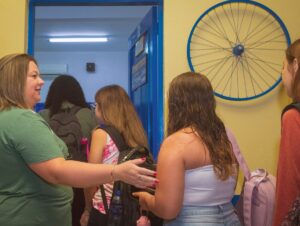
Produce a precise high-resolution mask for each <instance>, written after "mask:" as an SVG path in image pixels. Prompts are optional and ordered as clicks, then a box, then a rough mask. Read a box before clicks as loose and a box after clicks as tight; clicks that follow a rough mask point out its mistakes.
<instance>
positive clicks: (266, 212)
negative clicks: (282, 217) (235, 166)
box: [227, 129, 276, 226]
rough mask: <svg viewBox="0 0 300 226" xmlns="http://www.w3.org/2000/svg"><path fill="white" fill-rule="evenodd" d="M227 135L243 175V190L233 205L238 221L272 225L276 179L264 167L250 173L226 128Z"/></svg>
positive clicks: (253, 225)
mask: <svg viewBox="0 0 300 226" xmlns="http://www.w3.org/2000/svg"><path fill="white" fill-rule="evenodd" d="M227 135H228V138H229V140H230V141H231V144H232V148H233V152H234V154H235V157H236V159H237V161H238V163H239V166H240V168H241V169H242V171H243V173H244V176H245V182H244V187H243V191H242V193H241V196H240V199H239V201H238V202H237V204H236V206H235V207H236V210H237V214H238V216H239V218H240V221H241V223H242V224H243V225H244V226H272V222H273V212H274V205H275V187H276V179H275V177H274V176H273V175H271V174H268V172H267V171H266V170H265V169H257V170H254V171H253V172H251V173H250V171H249V168H248V166H247V163H246V162H245V159H244V158H243V156H242V154H241V152H240V149H239V146H238V144H237V142H236V140H235V137H234V136H233V134H232V133H231V131H229V130H228V129H227Z"/></svg>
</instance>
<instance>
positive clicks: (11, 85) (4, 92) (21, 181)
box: [0, 54, 156, 226]
mask: <svg viewBox="0 0 300 226" xmlns="http://www.w3.org/2000/svg"><path fill="white" fill-rule="evenodd" d="M43 85H44V81H43V80H42V79H41V77H40V72H39V69H38V66H37V62H36V61H35V59H34V58H32V57H31V56H29V55H27V54H11V55H7V56H4V57H3V58H1V59H0V125H1V127H0V181H1V183H0V213H1V216H0V225H1V226H8V225H9V226H21V225H22V226H41V225H43V226H53V225H58V226H71V202H72V190H71V187H91V186H96V185H99V184H103V183H108V182H110V181H112V180H115V181H116V180H122V181H124V182H126V183H129V184H134V185H135V186H137V187H146V186H154V185H155V182H156V179H155V178H154V177H152V176H153V175H154V174H155V172H153V171H151V170H147V169H145V168H141V167H138V166H137V165H138V164H141V163H143V161H144V160H143V159H136V160H132V161H128V162H126V163H123V164H119V165H103V164H89V163H83V162H78V161H73V160H65V157H66V156H67V153H68V150H67V147H66V145H65V144H64V142H62V140H60V139H59V138H58V137H57V136H56V135H55V134H54V133H53V132H52V130H51V129H50V127H49V125H48V123H47V122H46V121H45V120H44V119H43V118H42V117H41V116H40V115H39V114H37V113H35V112H34V111H33V110H32V109H33V108H34V106H35V104H36V103H37V102H38V101H40V99H41V96H40V92H41V88H42V86H43Z"/></svg>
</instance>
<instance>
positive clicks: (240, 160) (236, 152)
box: [226, 128, 251, 181]
mask: <svg viewBox="0 0 300 226" xmlns="http://www.w3.org/2000/svg"><path fill="white" fill-rule="evenodd" d="M226 133H227V136H228V139H229V141H230V142H231V145H232V150H233V153H234V155H235V157H236V159H237V161H238V163H239V166H240V168H241V169H242V171H243V173H244V176H245V178H246V180H247V181H248V180H250V177H251V173H250V170H249V167H248V165H247V163H246V161H245V159H244V157H243V155H242V153H241V151H240V148H239V145H238V143H237V141H236V139H235V137H234V135H233V133H232V132H231V131H230V130H229V129H228V128H226Z"/></svg>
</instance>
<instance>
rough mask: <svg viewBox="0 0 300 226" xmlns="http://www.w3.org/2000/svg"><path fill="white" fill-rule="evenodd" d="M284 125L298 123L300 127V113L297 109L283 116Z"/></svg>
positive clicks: (290, 110)
mask: <svg viewBox="0 0 300 226" xmlns="http://www.w3.org/2000/svg"><path fill="white" fill-rule="evenodd" d="M282 123H283V124H290V123H296V124H299V125H300V112H299V111H298V110H297V109H295V108H291V109H289V110H288V111H286V112H285V113H284V114H283V117H282Z"/></svg>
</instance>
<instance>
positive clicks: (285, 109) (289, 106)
mask: <svg viewBox="0 0 300 226" xmlns="http://www.w3.org/2000/svg"><path fill="white" fill-rule="evenodd" d="M291 108H296V109H297V110H298V111H299V112H300V103H298V102H294V103H291V104H289V105H287V106H286V107H285V108H284V109H283V110H282V113H281V118H282V116H283V114H284V113H285V112H286V111H288V110H290V109H291Z"/></svg>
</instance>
